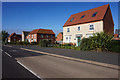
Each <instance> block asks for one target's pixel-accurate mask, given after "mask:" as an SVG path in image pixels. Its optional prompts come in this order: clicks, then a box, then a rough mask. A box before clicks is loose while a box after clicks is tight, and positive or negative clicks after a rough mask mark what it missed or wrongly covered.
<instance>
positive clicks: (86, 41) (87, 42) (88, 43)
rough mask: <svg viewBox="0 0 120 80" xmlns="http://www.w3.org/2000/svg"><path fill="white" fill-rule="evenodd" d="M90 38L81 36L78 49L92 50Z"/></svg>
mask: <svg viewBox="0 0 120 80" xmlns="http://www.w3.org/2000/svg"><path fill="white" fill-rule="evenodd" d="M92 49H93V46H91V40H90V39H89V38H83V39H82V41H81V44H80V50H84V51H85V50H92Z"/></svg>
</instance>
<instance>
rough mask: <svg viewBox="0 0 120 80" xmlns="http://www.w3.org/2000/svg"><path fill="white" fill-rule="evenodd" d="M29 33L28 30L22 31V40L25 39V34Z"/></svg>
mask: <svg viewBox="0 0 120 80" xmlns="http://www.w3.org/2000/svg"><path fill="white" fill-rule="evenodd" d="M29 33H30V31H23V32H22V41H26V36H27V35H28V34H29Z"/></svg>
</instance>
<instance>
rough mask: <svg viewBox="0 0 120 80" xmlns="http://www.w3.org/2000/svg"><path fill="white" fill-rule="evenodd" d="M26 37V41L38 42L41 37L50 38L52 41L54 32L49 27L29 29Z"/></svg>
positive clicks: (53, 40)
mask: <svg viewBox="0 0 120 80" xmlns="http://www.w3.org/2000/svg"><path fill="white" fill-rule="evenodd" d="M26 39H27V40H28V42H30V43H31V42H37V43H38V42H39V41H40V40H41V39H46V40H51V42H52V43H54V42H55V33H54V32H53V31H52V30H50V29H35V30H33V31H31V32H30V33H29V34H28V35H27V36H26Z"/></svg>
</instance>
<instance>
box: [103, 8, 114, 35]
mask: <svg viewBox="0 0 120 80" xmlns="http://www.w3.org/2000/svg"><path fill="white" fill-rule="evenodd" d="M103 30H104V31H105V32H107V33H111V34H114V22H113V18H112V13H111V10H110V6H109V7H108V9H107V11H106V14H105V16H104V19H103Z"/></svg>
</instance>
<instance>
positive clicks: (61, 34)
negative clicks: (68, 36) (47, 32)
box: [56, 32, 63, 43]
mask: <svg viewBox="0 0 120 80" xmlns="http://www.w3.org/2000/svg"><path fill="white" fill-rule="evenodd" d="M56 42H57V43H62V42H63V32H60V33H59V34H58V35H57V37H56Z"/></svg>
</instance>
